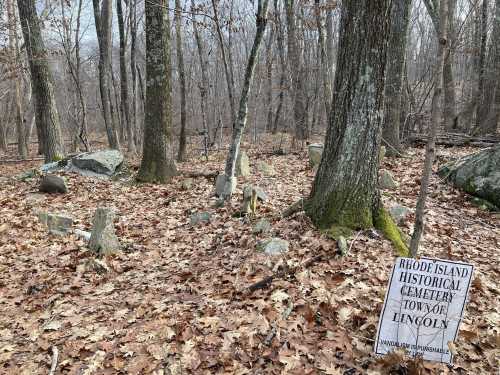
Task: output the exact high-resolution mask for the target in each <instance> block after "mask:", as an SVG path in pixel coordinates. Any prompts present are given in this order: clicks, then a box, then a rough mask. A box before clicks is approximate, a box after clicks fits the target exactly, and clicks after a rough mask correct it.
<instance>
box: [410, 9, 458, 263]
mask: <svg viewBox="0 0 500 375" xmlns="http://www.w3.org/2000/svg"><path fill="white" fill-rule="evenodd" d="M453 1H454V0H441V2H440V10H439V12H440V17H439V19H440V25H441V27H440V28H439V32H436V36H437V41H438V50H437V64H436V71H435V72H434V82H435V83H434V95H433V97H432V110H431V111H432V115H431V117H432V124H431V129H430V134H429V140H428V141H427V147H426V152H425V161H424V169H423V171H422V178H421V179H420V181H421V182H420V192H419V195H418V200H417V207H416V209H415V228H414V230H413V235H412V238H411V243H410V251H411V255H412V256H413V257H415V256H416V255H417V252H418V247H419V244H420V238H421V236H422V234H423V231H424V214H425V202H426V200H427V195H428V190H429V182H430V177H431V173H432V164H433V163H434V157H435V154H436V150H435V148H436V134H437V130H438V128H439V123H440V113H441V112H440V110H439V101H440V99H441V93H442V91H443V85H444V76H443V70H444V69H445V68H444V65H445V60H446V54H447V52H448V51H447V48H449V46H448V45H447V44H448V43H449V40H447V35H448V31H449V30H450V28H449V27H447V23H448V22H449V17H448V12H449V11H450V9H448V5H449V4H450V3H451V2H453Z"/></svg>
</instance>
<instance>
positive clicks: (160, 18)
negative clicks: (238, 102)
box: [137, 0, 177, 183]
mask: <svg viewBox="0 0 500 375" xmlns="http://www.w3.org/2000/svg"><path fill="white" fill-rule="evenodd" d="M167 6H168V2H167V0H149V1H147V2H146V4H145V16H146V105H145V121H144V146H143V155H142V162H141V167H140V169H139V173H138V175H137V179H138V180H139V181H143V182H157V183H166V182H168V181H170V180H171V179H172V177H173V176H175V175H176V174H177V170H176V167H175V162H174V160H173V158H172V147H171V142H172V97H171V73H172V72H171V66H170V26H169V20H168V16H167Z"/></svg>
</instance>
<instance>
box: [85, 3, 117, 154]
mask: <svg viewBox="0 0 500 375" xmlns="http://www.w3.org/2000/svg"><path fill="white" fill-rule="evenodd" d="M92 4H93V7H94V21H95V28H96V33H97V41H98V44H99V65H98V69H99V91H100V93H101V106H102V107H101V109H102V116H103V118H104V126H105V127H106V134H107V136H108V143H109V146H110V147H111V148H113V149H116V150H119V149H120V141H119V138H118V133H117V129H116V127H115V126H114V121H113V118H112V114H111V108H110V107H111V97H110V94H109V92H110V85H109V80H110V74H111V72H110V70H109V67H110V64H111V21H112V16H113V7H112V5H113V1H112V0H102V5H101V7H99V0H92Z"/></svg>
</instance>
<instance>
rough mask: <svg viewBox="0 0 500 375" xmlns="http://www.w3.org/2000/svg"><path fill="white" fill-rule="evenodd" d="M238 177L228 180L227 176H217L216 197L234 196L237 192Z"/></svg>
mask: <svg viewBox="0 0 500 375" xmlns="http://www.w3.org/2000/svg"><path fill="white" fill-rule="evenodd" d="M236 183H237V180H236V177H231V178H230V179H228V178H227V177H226V175H225V174H220V175H218V176H217V180H216V182H215V195H217V196H218V197H223V196H229V195H232V194H233V193H234V192H235V191H236Z"/></svg>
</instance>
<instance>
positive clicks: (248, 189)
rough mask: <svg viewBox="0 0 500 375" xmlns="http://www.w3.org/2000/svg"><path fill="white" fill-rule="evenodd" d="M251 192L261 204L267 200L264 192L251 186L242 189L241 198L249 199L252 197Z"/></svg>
mask: <svg viewBox="0 0 500 375" xmlns="http://www.w3.org/2000/svg"><path fill="white" fill-rule="evenodd" d="M252 190H255V194H256V195H257V199H259V200H261V201H262V202H265V201H266V200H267V194H266V192H265V191H264V190H262V189H261V188H260V187H258V186H252V185H246V186H245V187H244V188H243V197H244V198H251V197H252Z"/></svg>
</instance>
